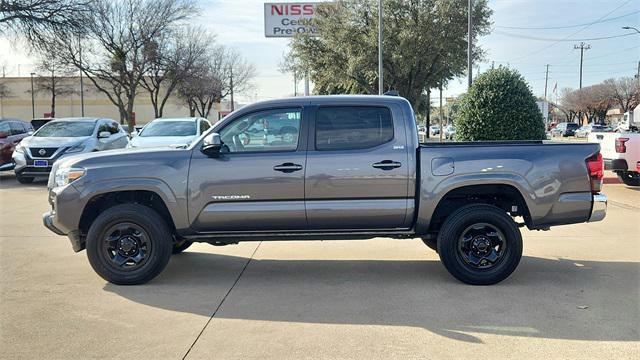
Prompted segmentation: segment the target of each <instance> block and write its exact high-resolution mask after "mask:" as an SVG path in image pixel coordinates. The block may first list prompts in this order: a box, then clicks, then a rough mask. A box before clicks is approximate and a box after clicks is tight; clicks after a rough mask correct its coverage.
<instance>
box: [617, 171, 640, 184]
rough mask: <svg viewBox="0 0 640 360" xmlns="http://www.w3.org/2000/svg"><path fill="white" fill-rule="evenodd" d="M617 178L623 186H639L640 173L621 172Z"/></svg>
mask: <svg viewBox="0 0 640 360" xmlns="http://www.w3.org/2000/svg"><path fill="white" fill-rule="evenodd" d="M618 177H619V178H620V180H622V182H623V183H624V184H625V185H628V186H640V173H639V172H637V171H621V172H619V173H618Z"/></svg>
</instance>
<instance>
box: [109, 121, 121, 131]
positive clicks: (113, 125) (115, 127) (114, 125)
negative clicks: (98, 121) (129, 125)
mask: <svg viewBox="0 0 640 360" xmlns="http://www.w3.org/2000/svg"><path fill="white" fill-rule="evenodd" d="M107 131H109V132H110V133H111V134H117V133H119V132H120V128H119V127H118V123H117V122H115V121H110V122H109V123H108V124H107Z"/></svg>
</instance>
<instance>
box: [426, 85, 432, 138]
mask: <svg viewBox="0 0 640 360" xmlns="http://www.w3.org/2000/svg"><path fill="white" fill-rule="evenodd" d="M426 107H427V110H426V111H425V119H426V124H425V127H426V128H427V132H426V137H427V139H428V138H429V136H430V135H431V134H430V132H431V130H430V129H429V128H430V127H431V88H428V89H427V106H426Z"/></svg>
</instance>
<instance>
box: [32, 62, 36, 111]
mask: <svg viewBox="0 0 640 360" xmlns="http://www.w3.org/2000/svg"><path fill="white" fill-rule="evenodd" d="M35 74H36V73H31V115H32V117H31V118H32V119H35V118H36V97H35V95H34V92H33V75H35Z"/></svg>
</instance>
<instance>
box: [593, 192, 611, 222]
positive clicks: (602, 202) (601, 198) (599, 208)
mask: <svg viewBox="0 0 640 360" xmlns="http://www.w3.org/2000/svg"><path fill="white" fill-rule="evenodd" d="M605 216H607V196H606V195H605V194H602V193H600V194H595V195H593V205H592V206H591V216H589V222H595V221H600V220H602V219H604V218H605Z"/></svg>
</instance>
